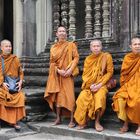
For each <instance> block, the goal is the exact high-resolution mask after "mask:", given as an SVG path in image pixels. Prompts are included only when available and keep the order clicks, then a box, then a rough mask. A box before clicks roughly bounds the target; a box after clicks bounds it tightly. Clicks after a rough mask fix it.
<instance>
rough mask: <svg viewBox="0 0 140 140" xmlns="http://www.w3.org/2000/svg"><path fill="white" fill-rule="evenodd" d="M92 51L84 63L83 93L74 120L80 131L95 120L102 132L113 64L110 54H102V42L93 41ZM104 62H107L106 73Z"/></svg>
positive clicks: (97, 127)
mask: <svg viewBox="0 0 140 140" xmlns="http://www.w3.org/2000/svg"><path fill="white" fill-rule="evenodd" d="M90 50H91V52H92V54H91V55H89V56H87V57H86V59H85V62H84V68H83V75H82V79H83V83H82V91H81V93H80V95H79V97H78V99H77V101H76V105H77V108H76V111H75V114H74V118H75V120H76V122H77V123H78V125H79V126H78V129H84V128H85V127H86V126H87V122H88V120H89V119H92V120H95V129H96V130H97V131H99V132H100V131H103V129H104V128H103V126H102V125H101V124H100V119H101V117H102V115H103V113H104V111H105V108H106V95H107V92H108V89H107V87H106V83H107V82H108V80H109V79H110V78H111V77H112V75H113V62H112V57H111V55H110V54H109V53H103V52H102V43H101V41H100V40H93V41H91V43H90ZM103 61H106V62H105V63H106V67H105V73H104V72H103V69H102V67H103V63H104V62H103Z"/></svg>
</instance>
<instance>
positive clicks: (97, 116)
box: [95, 109, 104, 132]
mask: <svg viewBox="0 0 140 140" xmlns="http://www.w3.org/2000/svg"><path fill="white" fill-rule="evenodd" d="M100 118H101V109H98V110H97V111H96V114H95V129H96V131H98V132H101V131H103V130H104V128H103V126H102V125H101V124H100Z"/></svg>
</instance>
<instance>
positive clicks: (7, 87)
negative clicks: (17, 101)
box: [2, 82, 9, 90]
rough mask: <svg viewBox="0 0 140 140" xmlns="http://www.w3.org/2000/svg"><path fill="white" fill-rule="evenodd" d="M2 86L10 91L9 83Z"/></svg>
mask: <svg viewBox="0 0 140 140" xmlns="http://www.w3.org/2000/svg"><path fill="white" fill-rule="evenodd" d="M2 86H3V87H4V88H5V89H7V90H9V85H8V84H7V83H5V82H4V83H3V84H2Z"/></svg>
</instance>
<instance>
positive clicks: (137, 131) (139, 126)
mask: <svg viewBox="0 0 140 140" xmlns="http://www.w3.org/2000/svg"><path fill="white" fill-rule="evenodd" d="M136 135H138V136H140V124H138V128H137V130H136Z"/></svg>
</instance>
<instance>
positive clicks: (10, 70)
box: [0, 40, 25, 130]
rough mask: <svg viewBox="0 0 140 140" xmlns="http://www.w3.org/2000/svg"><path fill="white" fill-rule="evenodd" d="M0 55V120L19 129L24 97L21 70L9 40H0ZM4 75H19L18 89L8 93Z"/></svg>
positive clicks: (22, 114) (22, 115)
mask: <svg viewBox="0 0 140 140" xmlns="http://www.w3.org/2000/svg"><path fill="white" fill-rule="evenodd" d="M0 47H1V50H2V53H1V56H0V120H3V121H5V122H7V123H9V124H10V125H11V126H13V127H14V128H15V129H16V130H20V126H19V125H18V123H17V122H18V121H19V120H21V119H22V118H23V117H25V105H24V102H25V98H24V94H23V92H22V91H21V87H22V81H23V71H22V68H21V65H20V61H19V59H18V58H17V57H16V56H15V55H13V54H11V52H12V46H11V42H10V41H9V40H2V41H1V43H0ZM5 76H10V77H19V79H20V80H19V82H17V83H16V84H17V89H18V91H17V92H15V93H10V91H9V84H7V83H6V82H5V81H4V77H5Z"/></svg>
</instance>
